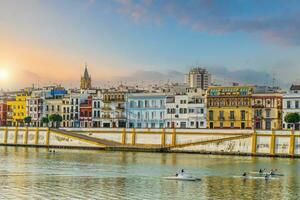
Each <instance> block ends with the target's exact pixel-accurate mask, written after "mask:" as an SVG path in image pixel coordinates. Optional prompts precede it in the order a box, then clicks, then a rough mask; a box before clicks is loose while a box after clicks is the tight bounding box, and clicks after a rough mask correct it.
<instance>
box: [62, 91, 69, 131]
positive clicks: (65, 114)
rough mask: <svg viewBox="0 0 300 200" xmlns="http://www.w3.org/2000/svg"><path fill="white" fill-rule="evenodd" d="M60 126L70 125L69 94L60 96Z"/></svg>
mask: <svg viewBox="0 0 300 200" xmlns="http://www.w3.org/2000/svg"><path fill="white" fill-rule="evenodd" d="M61 111H62V113H61V114H62V116H61V117H62V127H71V122H70V119H71V114H70V111H71V104H70V96H68V95H67V96H64V97H63V98H62V110H61Z"/></svg>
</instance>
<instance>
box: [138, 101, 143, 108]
mask: <svg viewBox="0 0 300 200" xmlns="http://www.w3.org/2000/svg"><path fill="white" fill-rule="evenodd" d="M141 107H143V105H142V101H140V100H139V101H138V108H141Z"/></svg>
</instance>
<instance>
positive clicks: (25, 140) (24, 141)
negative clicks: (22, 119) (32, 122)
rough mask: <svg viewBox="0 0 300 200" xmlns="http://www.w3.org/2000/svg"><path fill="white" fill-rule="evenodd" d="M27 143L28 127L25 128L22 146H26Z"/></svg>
mask: <svg viewBox="0 0 300 200" xmlns="http://www.w3.org/2000/svg"><path fill="white" fill-rule="evenodd" d="M27 143H28V127H26V129H25V134H24V136H23V144H27Z"/></svg>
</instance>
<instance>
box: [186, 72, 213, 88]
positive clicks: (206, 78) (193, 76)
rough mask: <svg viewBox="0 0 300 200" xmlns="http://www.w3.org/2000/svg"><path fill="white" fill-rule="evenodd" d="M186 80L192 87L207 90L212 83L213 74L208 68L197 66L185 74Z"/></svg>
mask: <svg viewBox="0 0 300 200" xmlns="http://www.w3.org/2000/svg"><path fill="white" fill-rule="evenodd" d="M185 82H186V83H187V84H188V86H189V87H191V88H200V89H202V90H207V88H208V86H210V85H211V75H210V74H209V73H208V71H207V70H206V69H204V68H200V67H195V68H192V69H191V70H190V71H189V73H188V74H186V75H185Z"/></svg>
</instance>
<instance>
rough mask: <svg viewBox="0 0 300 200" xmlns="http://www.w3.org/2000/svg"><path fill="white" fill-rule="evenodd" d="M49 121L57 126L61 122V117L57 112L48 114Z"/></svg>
mask: <svg viewBox="0 0 300 200" xmlns="http://www.w3.org/2000/svg"><path fill="white" fill-rule="evenodd" d="M49 121H50V122H53V124H55V125H56V127H57V128H58V127H59V125H60V122H62V117H61V116H60V115H59V114H52V115H50V116H49Z"/></svg>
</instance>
